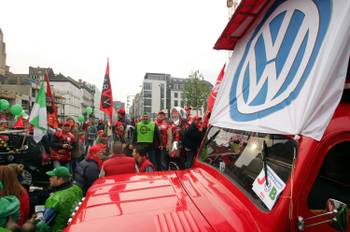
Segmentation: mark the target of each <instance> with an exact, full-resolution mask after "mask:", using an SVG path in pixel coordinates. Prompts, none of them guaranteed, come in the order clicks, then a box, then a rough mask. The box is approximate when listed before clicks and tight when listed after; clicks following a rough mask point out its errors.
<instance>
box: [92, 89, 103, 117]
mask: <svg viewBox="0 0 350 232" xmlns="http://www.w3.org/2000/svg"><path fill="white" fill-rule="evenodd" d="M93 87H94V89H95V94H94V114H95V117H96V118H98V119H103V120H105V119H106V118H105V113H104V112H102V111H101V110H100V102H101V91H100V89H99V88H97V87H96V86H95V85H94V86H93Z"/></svg>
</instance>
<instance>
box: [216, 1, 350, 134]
mask: <svg viewBox="0 0 350 232" xmlns="http://www.w3.org/2000/svg"><path fill="white" fill-rule="evenodd" d="M349 15H350V1H348V0H313V1H312V0H290V1H280V0H276V1H275V2H273V3H271V4H270V5H269V6H268V7H267V9H265V10H264V11H263V12H262V14H261V15H260V16H259V17H258V19H257V20H256V22H255V23H254V25H253V26H252V27H251V28H250V29H249V31H248V32H247V33H246V34H245V35H244V36H243V37H242V38H241V39H240V41H239V42H238V43H237V45H236V47H235V50H234V52H233V54H232V56H231V58H230V63H229V65H228V68H227V70H226V73H225V77H224V78H223V83H222V85H221V86H222V87H221V88H220V90H219V93H218V96H217V100H216V104H215V106H214V109H213V112H212V115H211V119H210V123H211V124H212V125H214V126H219V127H228V128H234V129H240V130H246V131H254V132H263V133H273V134H292V135H294V134H302V135H305V136H308V137H311V138H314V139H316V140H320V139H321V138H322V135H323V133H324V130H325V129H326V127H327V125H328V123H329V121H330V120H331V118H332V116H333V114H334V111H335V109H336V107H337V105H338V104H339V101H340V99H341V95H342V92H343V88H344V83H345V76H346V68H347V64H348V61H349V55H350V20H349V17H348V16H349Z"/></svg>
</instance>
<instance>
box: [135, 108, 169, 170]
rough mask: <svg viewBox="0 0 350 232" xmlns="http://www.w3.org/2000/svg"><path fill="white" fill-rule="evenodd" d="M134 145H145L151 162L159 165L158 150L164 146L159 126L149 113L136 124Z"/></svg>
mask: <svg viewBox="0 0 350 232" xmlns="http://www.w3.org/2000/svg"><path fill="white" fill-rule="evenodd" d="M134 144H138V145H143V146H144V149H145V151H146V152H147V154H148V157H149V159H150V161H151V162H152V163H153V165H155V166H156V165H157V161H156V148H163V147H164V145H163V143H162V139H161V136H160V132H159V128H158V126H157V124H155V123H154V122H153V121H151V120H150V118H149V115H148V114H147V113H144V114H143V116H142V120H141V121H140V122H139V123H137V124H136V130H135V135H134ZM156 168H157V167H156Z"/></svg>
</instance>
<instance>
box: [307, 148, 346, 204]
mask: <svg viewBox="0 0 350 232" xmlns="http://www.w3.org/2000/svg"><path fill="white" fill-rule="evenodd" d="M349 151H350V142H345V143H341V144H338V145H336V146H335V147H333V148H332V149H331V150H330V151H329V153H328V155H327V156H326V157H325V159H324V161H323V164H322V167H321V169H320V171H319V173H318V175H317V177H316V180H315V182H314V184H313V186H312V189H311V192H310V195H309V198H308V204H309V208H310V209H315V210H316V209H324V207H325V205H326V201H327V200H328V199H329V198H333V199H336V200H339V201H341V202H343V203H345V204H346V205H347V206H348V208H349V206H350V168H349V164H350V153H349Z"/></svg>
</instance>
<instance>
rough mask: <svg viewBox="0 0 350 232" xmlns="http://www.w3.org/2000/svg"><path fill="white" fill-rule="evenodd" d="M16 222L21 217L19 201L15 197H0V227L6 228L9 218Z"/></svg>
mask: <svg viewBox="0 0 350 232" xmlns="http://www.w3.org/2000/svg"><path fill="white" fill-rule="evenodd" d="M10 216H11V217H12V219H13V220H15V221H16V222H17V221H18V217H19V200H18V199H17V197H15V196H5V197H0V227H6V223H7V220H8V217H10Z"/></svg>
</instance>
